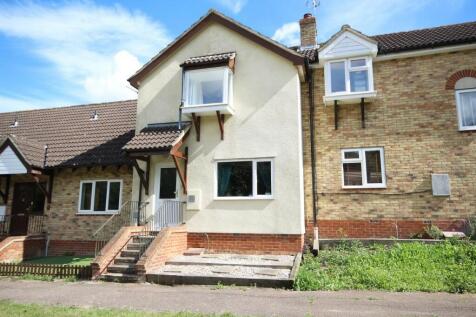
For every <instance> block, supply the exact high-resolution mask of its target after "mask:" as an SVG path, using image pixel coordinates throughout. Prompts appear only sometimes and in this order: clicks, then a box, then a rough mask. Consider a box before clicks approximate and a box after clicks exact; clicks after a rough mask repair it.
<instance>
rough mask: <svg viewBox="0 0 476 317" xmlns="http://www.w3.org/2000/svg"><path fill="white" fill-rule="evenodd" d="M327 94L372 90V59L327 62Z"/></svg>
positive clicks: (362, 58)
mask: <svg viewBox="0 0 476 317" xmlns="http://www.w3.org/2000/svg"><path fill="white" fill-rule="evenodd" d="M326 74H327V78H326V95H332V94H345V93H361V92H372V91H373V90H374V89H373V76H372V75H373V74H372V60H371V59H370V58H367V57H361V58H355V59H344V60H337V61H330V62H328V63H327V64H326Z"/></svg>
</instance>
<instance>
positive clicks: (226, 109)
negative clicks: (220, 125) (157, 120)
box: [182, 103, 235, 116]
mask: <svg viewBox="0 0 476 317" xmlns="http://www.w3.org/2000/svg"><path fill="white" fill-rule="evenodd" d="M217 111H220V112H221V113H222V114H229V115H233V114H234V113H235V110H234V109H233V108H232V107H231V105H229V104H222V103H218V104H217V103H213V104H208V105H188V106H183V107H182V113H202V114H203V115H210V116H211V115H216V112H217Z"/></svg>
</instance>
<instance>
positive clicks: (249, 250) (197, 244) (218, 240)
mask: <svg viewBox="0 0 476 317" xmlns="http://www.w3.org/2000/svg"><path fill="white" fill-rule="evenodd" d="M303 246H304V235H300V234H241V233H240V234H238V233H198V232H190V233H189V234H188V247H189V248H205V249H206V250H207V251H208V252H229V253H231V252H234V253H244V254H257V253H265V254H296V253H298V252H301V251H302V249H303Z"/></svg>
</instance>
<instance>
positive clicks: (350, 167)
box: [342, 148, 386, 188]
mask: <svg viewBox="0 0 476 317" xmlns="http://www.w3.org/2000/svg"><path fill="white" fill-rule="evenodd" d="M342 153H343V155H342V186H343V187H344V188H384V187H385V186H386V181H385V167H384V160H383V148H364V149H356V150H342Z"/></svg>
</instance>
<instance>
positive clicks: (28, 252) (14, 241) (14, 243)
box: [0, 236, 45, 262]
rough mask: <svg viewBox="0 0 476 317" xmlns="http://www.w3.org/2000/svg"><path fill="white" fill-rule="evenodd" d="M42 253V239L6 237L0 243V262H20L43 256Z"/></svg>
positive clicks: (43, 242)
mask: <svg viewBox="0 0 476 317" xmlns="http://www.w3.org/2000/svg"><path fill="white" fill-rule="evenodd" d="M44 252H45V239H44V238H43V237H26V236H15V237H8V238H6V239H4V240H3V241H2V242H1V243H0V262H20V261H22V260H25V259H31V258H35V257H40V256H43V255H44Z"/></svg>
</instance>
